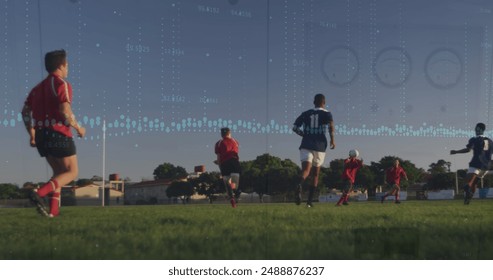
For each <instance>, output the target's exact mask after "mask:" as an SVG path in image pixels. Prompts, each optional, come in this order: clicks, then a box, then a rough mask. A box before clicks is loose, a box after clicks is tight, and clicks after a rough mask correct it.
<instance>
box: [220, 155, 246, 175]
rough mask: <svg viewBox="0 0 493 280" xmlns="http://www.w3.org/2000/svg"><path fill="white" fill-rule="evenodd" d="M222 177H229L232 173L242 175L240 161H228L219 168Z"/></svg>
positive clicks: (234, 159) (235, 159) (233, 159)
mask: <svg viewBox="0 0 493 280" xmlns="http://www.w3.org/2000/svg"><path fill="white" fill-rule="evenodd" d="M219 169H220V170H221V175H223V176H229V175H231V173H238V174H240V173H241V167H240V161H239V160H238V159H237V158H232V159H228V160H227V161H225V162H223V163H221V166H219Z"/></svg>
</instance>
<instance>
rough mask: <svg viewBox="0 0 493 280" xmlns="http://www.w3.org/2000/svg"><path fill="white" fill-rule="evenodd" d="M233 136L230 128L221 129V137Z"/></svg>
mask: <svg viewBox="0 0 493 280" xmlns="http://www.w3.org/2000/svg"><path fill="white" fill-rule="evenodd" d="M230 135H231V130H229V127H223V128H221V137H223V138H224V137H228V136H230Z"/></svg>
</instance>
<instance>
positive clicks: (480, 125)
mask: <svg viewBox="0 0 493 280" xmlns="http://www.w3.org/2000/svg"><path fill="white" fill-rule="evenodd" d="M476 127H479V128H480V129H481V130H482V131H485V130H486V125H485V124H484V123H478V124H477V125H476Z"/></svg>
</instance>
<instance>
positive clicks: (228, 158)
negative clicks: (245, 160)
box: [214, 127, 241, 208]
mask: <svg viewBox="0 0 493 280" xmlns="http://www.w3.org/2000/svg"><path fill="white" fill-rule="evenodd" d="M221 137H222V139H221V140H219V141H217V143H216V145H215V148H214V152H215V153H216V155H217V159H216V160H215V161H214V163H216V164H218V165H219V169H220V170H221V175H222V177H223V182H224V185H225V186H226V191H227V192H228V196H229V200H230V202H231V206H232V207H233V208H236V203H237V200H238V197H239V194H240V193H241V192H240V189H239V184H240V173H241V168H240V157H239V156H238V152H239V143H238V141H236V140H235V139H234V138H233V137H231V130H230V129H229V128H227V127H223V128H221Z"/></svg>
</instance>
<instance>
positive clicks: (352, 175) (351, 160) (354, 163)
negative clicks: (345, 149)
mask: <svg viewBox="0 0 493 280" xmlns="http://www.w3.org/2000/svg"><path fill="white" fill-rule="evenodd" d="M361 167H363V160H361V159H358V158H357V157H356V155H350V156H349V157H348V158H347V159H345V160H344V171H343V173H342V179H343V181H344V182H345V183H346V185H345V186H344V190H343V192H342V196H341V198H340V199H339V201H338V202H337V204H336V206H341V204H343V205H348V199H349V193H351V191H352V190H353V186H354V181H355V179H356V172H358V170H359V169H360V168H361Z"/></svg>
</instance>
